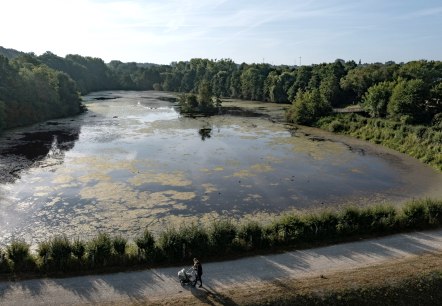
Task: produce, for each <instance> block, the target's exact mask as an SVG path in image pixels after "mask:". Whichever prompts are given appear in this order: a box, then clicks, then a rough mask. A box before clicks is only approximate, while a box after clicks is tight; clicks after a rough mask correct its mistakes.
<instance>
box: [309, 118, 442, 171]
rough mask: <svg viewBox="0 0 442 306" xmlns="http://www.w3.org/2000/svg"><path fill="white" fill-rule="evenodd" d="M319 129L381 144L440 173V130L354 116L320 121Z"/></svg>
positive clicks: (441, 138)
mask: <svg viewBox="0 0 442 306" xmlns="http://www.w3.org/2000/svg"><path fill="white" fill-rule="evenodd" d="M316 126H318V127H319V128H322V129H325V130H328V131H331V132H335V133H342V134H347V135H351V136H354V137H357V138H359V139H363V140H367V141H370V142H373V143H376V144H381V145H384V146H386V147H389V148H391V149H394V150H396V151H399V152H402V153H406V154H408V155H410V156H412V157H414V158H417V159H419V160H421V161H422V162H424V163H426V164H429V165H431V166H433V167H435V168H436V169H438V170H441V171H442V130H441V129H440V128H437V127H430V126H416V125H408V124H404V123H400V122H395V121H390V120H386V119H379V118H365V117H363V116H360V115H356V114H337V115H333V116H327V117H323V118H321V119H319V120H318V121H317V123H316Z"/></svg>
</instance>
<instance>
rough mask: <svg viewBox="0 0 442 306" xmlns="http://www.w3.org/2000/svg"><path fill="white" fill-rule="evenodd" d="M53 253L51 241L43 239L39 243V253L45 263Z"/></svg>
mask: <svg viewBox="0 0 442 306" xmlns="http://www.w3.org/2000/svg"><path fill="white" fill-rule="evenodd" d="M50 253H51V243H50V241H42V242H40V243H39V244H38V247H37V254H38V256H40V257H41V258H42V259H43V261H44V263H46V261H47V260H48V258H49V256H50Z"/></svg>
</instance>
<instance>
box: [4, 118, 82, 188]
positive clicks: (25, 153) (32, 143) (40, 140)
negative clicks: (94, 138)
mask: <svg viewBox="0 0 442 306" xmlns="http://www.w3.org/2000/svg"><path fill="white" fill-rule="evenodd" d="M79 135H80V124H79V123H77V124H75V123H72V122H70V123H66V124H56V123H54V122H48V124H46V126H45V125H40V126H38V130H36V131H28V129H24V130H22V131H20V130H16V131H14V132H7V133H5V134H4V135H3V136H2V138H3V139H2V141H1V145H0V183H2V184H3V183H13V182H14V181H15V180H17V179H20V173H22V172H23V171H26V170H29V169H30V168H32V167H35V166H42V165H44V164H46V161H48V160H51V161H52V164H54V163H62V162H63V157H64V153H65V152H66V151H69V150H71V149H72V148H73V147H74V145H75V142H76V141H78V139H79Z"/></svg>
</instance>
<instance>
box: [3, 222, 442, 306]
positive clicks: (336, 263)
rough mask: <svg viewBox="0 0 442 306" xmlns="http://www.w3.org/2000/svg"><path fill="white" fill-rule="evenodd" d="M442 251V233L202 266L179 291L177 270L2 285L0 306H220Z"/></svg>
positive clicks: (391, 238)
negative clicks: (236, 294) (199, 280)
mask: <svg viewBox="0 0 442 306" xmlns="http://www.w3.org/2000/svg"><path fill="white" fill-rule="evenodd" d="M441 251H442V229H440V230H436V231H429V232H416V233H410V234H399V235H394V236H389V237H384V238H380V239H371V240H364V241H359V242H353V243H346V244H340V245H335V246H329V247H322V248H316V249H310V250H302V251H294V252H288V253H284V254H277V255H269V256H256V257H252V258H245V259H239V260H233V261H226V262H216V263H207V264H204V265H203V268H204V275H203V281H204V288H203V289H198V288H194V289H193V288H188V287H181V286H180V284H179V282H178V279H177V271H178V270H179V268H178V267H173V268H161V269H153V270H145V271H139V272H127V273H115V274H109V275H93V276H83V277H73V278H66V279H38V280H27V281H20V282H1V283H0V305H78V304H115V305H118V304H119V305H123V304H130V303H133V304H138V303H143V304H144V303H146V304H149V303H163V304H167V301H168V300H170V301H172V300H174V301H176V300H177V299H180V298H183V299H186V300H187V299H189V298H194V299H195V303H196V304H198V303H205V301H204V300H202V299H200V298H199V297H201V296H202V293H203V292H204V293H205V294H209V293H210V294H211V295H213V296H215V297H216V296H217V297H218V298H219V299H220V300H219V304H229V303H230V304H234V303H233V302H232V301H229V296H228V294H225V292H229V290H232V289H234V288H235V287H237V286H238V285H239V287H241V288H242V289H243V290H252V292H253V288H254V286H263V285H265V284H267V283H275V282H278V281H281V282H284V281H286V280H287V279H304V278H309V277H320V276H321V275H327V274H331V273H336V272H342V271H350V270H354V269H361V268H364V267H369V266H373V265H377V264H382V263H386V262H391V261H395V260H399V259H404V258H412V257H413V256H415V255H423V254H428V253H438V252H441ZM211 304H212V303H211Z"/></svg>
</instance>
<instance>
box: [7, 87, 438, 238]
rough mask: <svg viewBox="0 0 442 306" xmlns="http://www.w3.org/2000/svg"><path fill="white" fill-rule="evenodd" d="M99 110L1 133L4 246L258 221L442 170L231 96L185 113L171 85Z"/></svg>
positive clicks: (429, 186) (416, 185)
mask: <svg viewBox="0 0 442 306" xmlns="http://www.w3.org/2000/svg"><path fill="white" fill-rule="evenodd" d="M84 99H85V101H86V104H87V105H88V109H89V111H88V112H87V113H85V114H83V115H81V116H78V117H74V118H68V119H60V120H51V121H50V122H46V123H42V124H39V125H35V126H32V127H27V128H21V129H16V130H12V131H8V132H6V133H4V134H2V135H1V136H0V170H1V172H0V244H5V243H8V242H9V241H10V240H11V239H13V238H24V239H25V240H26V241H28V242H30V243H33V244H35V243H38V242H39V241H41V240H44V239H47V238H48V237H50V236H52V235H55V234H66V235H68V237H72V238H73V237H84V238H87V237H92V236H95V235H96V234H97V233H98V232H107V233H110V234H123V235H126V236H129V237H134V236H136V235H138V234H140V233H141V232H142V230H143V229H144V228H145V227H146V226H149V227H150V228H151V229H153V230H154V231H156V230H159V229H162V228H164V227H165V226H179V225H180V224H183V223H184V222H186V223H188V222H196V223H207V222H210V221H211V220H214V219H219V218H222V217H231V218H234V219H244V218H245V219H257V220H259V221H264V222H266V221H268V220H269V217H271V216H273V215H278V214H281V213H284V212H288V211H292V210H302V211H305V210H311V209H318V208H328V207H331V208H335V207H339V206H341V205H344V204H348V203H354V204H357V205H366V204H371V203H373V202H375V203H380V202H392V203H400V202H402V201H404V200H408V199H410V198H413V197H422V196H427V195H435V194H437V191H438V190H439V189H440V188H438V186H441V182H442V178H441V174H440V173H437V172H435V171H434V170H432V169H431V168H429V167H426V166H425V165H422V164H421V163H419V162H417V161H416V160H414V159H411V158H409V157H406V156H404V155H401V154H398V153H396V152H393V151H390V150H386V149H383V148H381V147H379V146H374V145H371V144H367V143H364V142H361V141H357V140H354V139H351V138H348V137H342V136H336V135H333V134H329V133H326V132H323V131H320V130H316V129H311V128H304V127H295V126H292V125H287V124H285V123H284V122H283V121H282V118H283V108H284V106H281V105H276V104H265V103H258V102H250V101H227V102H224V103H223V111H222V113H221V114H220V115H218V116H212V117H196V118H189V117H182V116H180V115H179V113H178V112H177V109H176V107H177V106H176V103H175V102H174V101H176V100H175V97H174V96H172V95H170V94H167V93H160V92H122V91H118V92H100V93H94V94H91V95H89V96H86V97H85V98H84Z"/></svg>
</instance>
